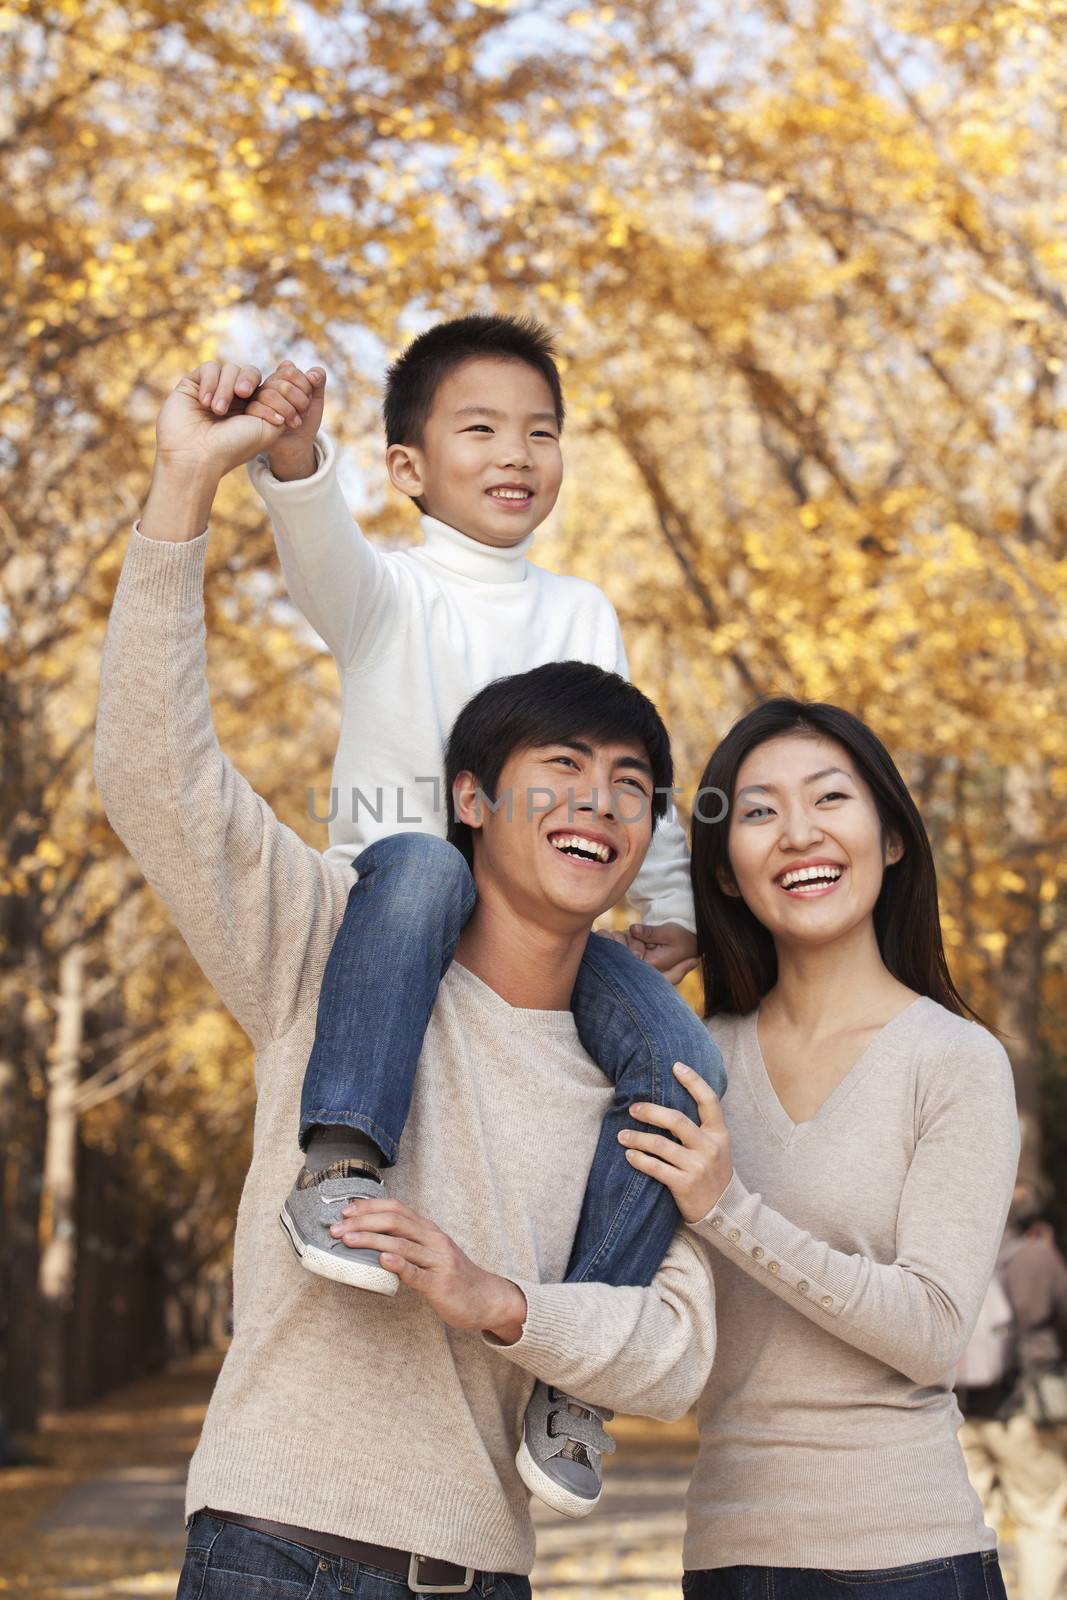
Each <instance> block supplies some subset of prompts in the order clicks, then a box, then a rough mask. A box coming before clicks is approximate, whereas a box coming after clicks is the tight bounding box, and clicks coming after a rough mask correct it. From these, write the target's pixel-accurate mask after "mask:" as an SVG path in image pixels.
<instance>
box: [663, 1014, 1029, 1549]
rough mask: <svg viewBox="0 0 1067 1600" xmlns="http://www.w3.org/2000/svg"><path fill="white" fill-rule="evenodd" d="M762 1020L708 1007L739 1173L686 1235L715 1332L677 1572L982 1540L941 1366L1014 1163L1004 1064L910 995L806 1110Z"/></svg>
mask: <svg viewBox="0 0 1067 1600" xmlns="http://www.w3.org/2000/svg"><path fill="white" fill-rule="evenodd" d="M756 1016H757V1013H755V1012H751V1013H749V1014H748V1015H747V1016H719V1017H713V1018H712V1019H711V1020H710V1021H709V1023H708V1029H709V1032H710V1033H711V1035H712V1037H713V1038H714V1040H715V1042H716V1044H717V1045H718V1046H719V1049H720V1050H721V1051H722V1054H723V1060H724V1062H725V1064H726V1068H727V1071H728V1073H729V1081H730V1088H729V1092H728V1094H727V1096H726V1098H725V1099H724V1101H723V1112H724V1115H725V1117H726V1121H727V1125H728V1127H729V1130H730V1135H731V1141H732V1150H733V1161H734V1176H733V1178H732V1180H731V1182H730V1184H729V1186H728V1188H727V1189H726V1191H725V1193H724V1194H723V1195H722V1196H721V1197H720V1200H719V1203H718V1204H717V1205H716V1206H714V1207H713V1208H712V1210H711V1211H710V1212H709V1213H708V1215H707V1217H705V1218H704V1219H703V1220H702V1221H701V1222H699V1223H697V1224H696V1226H695V1230H694V1231H695V1232H696V1233H697V1234H698V1235H699V1236H700V1237H701V1238H702V1239H704V1240H705V1241H706V1243H707V1245H708V1248H709V1250H710V1251H711V1253H712V1266H713V1269H714V1272H715V1283H716V1300H717V1308H718V1333H719V1337H718V1352H717V1356H716V1361H715V1367H714V1369H713V1371H712V1374H711V1379H710V1381H709V1383H708V1386H707V1389H706V1390H705V1392H704V1396H703V1399H702V1401H701V1404H700V1410H699V1423H700V1455H699V1459H698V1462H697V1467H696V1471H695V1473H694V1476H693V1481H692V1484H691V1487H690V1491H689V1497H688V1531H687V1536H686V1545H685V1565H686V1568H687V1569H688V1570H695V1569H699V1568H707V1567H724V1566H733V1565H755V1566H789V1567H819V1568H824V1567H825V1568H833V1569H842V1568H844V1569H853V1568H854V1569H857V1570H865V1569H871V1568H877V1567H888V1566H898V1565H904V1564H906V1563H908V1562H913V1561H922V1560H924V1559H927V1558H929V1557H936V1556H950V1555H962V1554H966V1553H967V1552H970V1551H975V1550H981V1549H988V1548H990V1547H991V1546H992V1545H993V1544H994V1543H995V1539H994V1536H993V1534H992V1532H991V1531H990V1530H989V1529H988V1528H987V1527H986V1526H985V1523H984V1521H983V1518H982V1511H981V1506H980V1503H979V1500H978V1497H977V1495H976V1494H975V1493H974V1491H973V1489H972V1488H971V1486H970V1483H969V1482H968V1479H967V1473H966V1470H965V1467H964V1462H963V1456H962V1453H961V1451H960V1448H959V1444H958V1442H957V1439H956V1432H957V1429H958V1428H959V1425H960V1421H961V1417H960V1413H959V1410H958V1408H957V1405H956V1401H955V1397H954V1395H953V1392H952V1374H953V1368H954V1366H955V1363H956V1361H957V1360H958V1358H959V1356H960V1354H961V1353H962V1351H963V1348H964V1346H965V1345H966V1343H967V1340H968V1338H969V1337H970V1334H971V1331H972V1329H973V1327H974V1324H975V1321H976V1319H977V1316H978V1311H979V1307H980V1306H981V1303H982V1299H983V1296H984V1294H985V1290H986V1287H987V1285H988V1283H989V1279H990V1276H991V1274H992V1271H993V1263H994V1259H995V1256H996V1253H997V1247H998V1244H999V1242H1000V1237H1001V1233H1002V1230H1003V1227H1004V1222H1005V1218H1006V1215H1007V1210H1008V1204H1009V1201H1010V1198H1011V1192H1012V1185H1013V1182H1014V1178H1015V1171H1016V1164H1017V1161H1018V1149H1019V1134H1018V1119H1017V1115H1016V1109H1015V1097H1014V1089H1013V1083H1012V1075H1011V1068H1010V1065H1009V1063H1008V1058H1007V1056H1006V1054H1005V1052H1004V1050H1003V1049H1002V1047H1001V1046H1000V1044H999V1043H998V1042H997V1041H996V1039H994V1038H993V1036H992V1034H990V1033H989V1032H987V1031H986V1030H985V1029H984V1028H981V1027H979V1026H978V1025H977V1024H975V1023H972V1022H968V1021H964V1020H963V1019H962V1018H961V1017H958V1016H956V1015H954V1014H953V1013H952V1012H949V1011H947V1010H946V1009H944V1007H942V1006H940V1005H938V1004H936V1003H935V1002H934V1001H933V1000H929V999H926V998H921V999H917V1000H914V1001H912V1003H911V1004H910V1005H909V1006H907V1007H906V1008H905V1009H904V1010H903V1011H901V1012H900V1013H899V1014H898V1015H897V1016H896V1017H894V1018H893V1019H892V1021H890V1022H889V1023H888V1024H887V1025H886V1026H885V1027H884V1028H882V1029H881V1031H880V1032H879V1033H878V1034H876V1036H875V1037H874V1039H873V1040H872V1041H871V1042H870V1043H869V1044H868V1046H867V1048H866V1050H864V1052H863V1054H862V1055H861V1056H860V1058H859V1060H858V1061H857V1062H856V1064H855V1065H854V1066H853V1068H852V1070H851V1071H850V1072H849V1073H848V1074H847V1076H846V1077H845V1078H844V1080H843V1081H842V1082H841V1083H839V1084H838V1086H837V1088H836V1089H835V1090H834V1091H833V1093H832V1094H831V1095H830V1096H829V1097H828V1098H827V1099H826V1100H825V1101H824V1103H823V1104H822V1106H821V1107H820V1108H819V1110H818V1111H817V1112H816V1114H815V1115H814V1116H813V1117H812V1118H811V1119H810V1121H807V1122H804V1123H800V1124H796V1123H794V1122H793V1121H792V1119H791V1118H790V1117H789V1115H788V1114H787V1112H786V1111H785V1109H784V1107H783V1106H782V1104H781V1102H780V1101H779V1099H778V1097H777V1095H776V1093H775V1091H774V1088H773V1085H772V1083H771V1080H770V1078H769V1076H768V1073H767V1068H766V1065H765V1063H764V1061H763V1057H762V1053H761V1051H760V1047H759V1041H758V1037H757V1032H756Z"/></svg>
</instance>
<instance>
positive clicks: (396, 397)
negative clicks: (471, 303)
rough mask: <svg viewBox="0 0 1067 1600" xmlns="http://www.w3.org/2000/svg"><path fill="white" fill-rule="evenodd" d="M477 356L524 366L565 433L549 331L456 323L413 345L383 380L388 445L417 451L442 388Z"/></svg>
mask: <svg viewBox="0 0 1067 1600" xmlns="http://www.w3.org/2000/svg"><path fill="white" fill-rule="evenodd" d="M475 356H482V357H484V356H488V357H490V358H492V357H496V358H497V359H499V360H506V361H523V362H525V364H526V365H527V366H528V367H533V368H534V369H535V371H537V372H539V373H540V374H541V376H542V378H544V380H545V382H546V383H547V384H548V387H549V389H550V390H551V393H552V405H553V409H554V410H555V413H556V426H557V427H559V428H562V427H563V415H564V413H563V390H562V388H561V386H560V381H559V372H558V370H557V368H556V362H555V349H554V348H553V344H552V337H551V335H550V334H549V332H548V330H547V328H543V327H542V326H541V324H540V323H539V322H535V321H534V320H533V318H532V317H458V318H457V319H456V320H455V321H454V322H439V323H438V324H437V326H436V327H435V328H428V329H427V330H426V332H425V333H420V334H419V336H418V338H417V339H413V340H412V342H411V344H409V345H408V347H407V349H406V350H405V351H404V354H403V355H402V356H401V357H400V358H399V359H398V360H396V361H394V362H393V364H392V366H391V367H390V368H389V370H388V372H387V373H386V377H385V403H384V405H383V407H382V414H383V416H384V418H385V442H386V444H414V445H421V443H422V433H423V429H424V428H425V426H426V419H427V417H428V416H429V415H430V412H431V410H432V409H433V402H434V396H435V395H436V394H437V391H438V389H439V388H440V387H441V384H442V383H443V382H444V380H445V379H446V378H447V377H448V376H449V374H450V373H452V372H454V371H455V370H456V368H457V367H459V366H462V364H463V363H464V362H465V361H470V360H471V359H472V357H475Z"/></svg>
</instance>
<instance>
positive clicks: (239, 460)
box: [156, 361, 295, 483]
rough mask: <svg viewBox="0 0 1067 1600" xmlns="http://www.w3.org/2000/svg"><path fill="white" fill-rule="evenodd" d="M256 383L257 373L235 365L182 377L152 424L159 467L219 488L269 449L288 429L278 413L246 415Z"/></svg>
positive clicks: (215, 365) (211, 365)
mask: <svg viewBox="0 0 1067 1600" xmlns="http://www.w3.org/2000/svg"><path fill="white" fill-rule="evenodd" d="M259 379H260V372H259V368H258V367H252V366H245V365H239V364H238V363H237V362H236V361H226V362H218V361H205V362H202V363H201V365H200V366H199V367H195V368H194V369H193V370H192V371H191V372H187V373H186V375H185V377H184V378H182V379H180V380H179V382H178V384H177V386H176V387H175V388H174V389H172V391H171V393H170V394H169V395H168V396H167V398H166V400H165V401H164V402H163V407H162V409H161V411H160V413H159V416H158V417H157V418H156V452H157V460H158V463H159V464H160V465H161V466H162V467H165V468H176V469H177V470H178V471H179V472H181V473H182V474H187V475H189V476H195V477H197V478H200V479H204V480H208V479H213V480H214V481H215V482H216V483H218V482H220V481H221V480H222V479H223V478H224V477H225V476H226V474H227V473H228V472H232V471H233V469H234V468H235V467H239V466H242V465H243V464H244V463H245V462H246V461H251V459H252V457H253V456H254V455H257V454H258V453H259V452H260V451H261V450H265V449H268V448H269V447H270V446H271V445H272V444H273V443H274V442H275V440H277V439H278V437H279V436H280V434H281V433H282V432H283V431H284V429H285V428H286V426H287V423H286V417H284V416H282V415H281V414H280V412H278V411H273V412H272V413H271V416H270V418H267V417H266V416H262V417H260V416H256V417H253V416H249V415H248V414H247V409H246V408H247V405H248V398H247V397H248V396H250V395H252V394H253V392H254V391H255V388H256V385H257V384H258V383H259ZM290 409H293V411H294V415H295V408H290Z"/></svg>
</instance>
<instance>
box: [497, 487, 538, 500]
mask: <svg viewBox="0 0 1067 1600" xmlns="http://www.w3.org/2000/svg"><path fill="white" fill-rule="evenodd" d="M489 493H490V494H491V495H492V496H493V499H494V500H529V498H530V490H529V489H490V491H489Z"/></svg>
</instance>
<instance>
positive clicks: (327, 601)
mask: <svg viewBox="0 0 1067 1600" xmlns="http://www.w3.org/2000/svg"><path fill="white" fill-rule="evenodd" d="M315 459H316V461H317V463H318V465H317V468H316V470H315V472H314V473H313V474H312V476H311V477H310V478H294V479H293V480H292V481H290V482H284V483H283V482H281V481H280V480H279V479H278V478H276V477H275V476H274V474H273V473H272V472H271V470H270V467H269V465H268V463H267V458H266V456H265V455H259V456H256V457H255V459H254V460H252V461H250V462H249V463H248V467H247V471H248V476H249V478H250V479H251V481H252V484H253V486H254V487H255V489H256V491H257V493H258V494H259V496H260V498H261V499H262V500H263V501H264V502H265V504H266V507H267V510H268V511H269V512H270V517H271V522H272V524H273V526H274V542H275V545H276V546H277V550H278V559H279V560H280V562H281V567H282V576H283V577H284V578H285V583H286V587H287V589H288V590H289V594H290V596H291V597H292V600H293V604H294V605H295V606H297V607H298V608H299V610H300V611H301V612H302V614H303V615H304V616H305V617H306V618H307V620H308V621H309V622H310V623H311V626H312V627H313V628H314V629H315V631H316V632H317V633H318V634H320V635H321V636H322V638H323V639H324V640H325V642H326V644H327V645H328V646H329V648H330V650H331V651H332V653H333V656H334V659H335V660H336V662H337V665H338V668H339V669H340V670H341V671H344V669H345V667H347V666H349V665H350V663H351V662H352V661H353V659H354V658H355V656H356V654H357V652H358V651H359V648H360V643H361V641H362V639H363V638H364V635H365V634H366V633H367V625H368V623H369V622H370V621H371V619H372V618H376V619H377V620H378V621H384V620H386V619H385V618H384V616H383V613H384V611H385V610H386V609H388V608H389V607H390V606H392V605H393V603H394V601H395V593H394V589H393V585H392V583H391V582H390V580H389V575H388V573H387V571H386V565H385V562H384V560H383V559H382V556H381V554H380V552H379V551H378V550H376V549H375V548H374V546H373V545H372V544H371V543H370V542H369V540H368V539H367V538H366V537H365V536H364V534H363V533H362V531H361V530H360V527H359V525H358V523H357V522H356V521H355V519H354V518H353V516H352V513H351V511H350V510H349V508H348V506H347V505H346V503H345V497H344V495H343V494H342V493H341V485H340V484H339V483H338V481H337V451H336V448H335V446H334V443H333V440H332V439H331V438H330V437H329V435H328V434H327V433H325V432H324V431H323V430H321V429H320V431H319V435H318V437H317V439H316V440H315Z"/></svg>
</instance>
